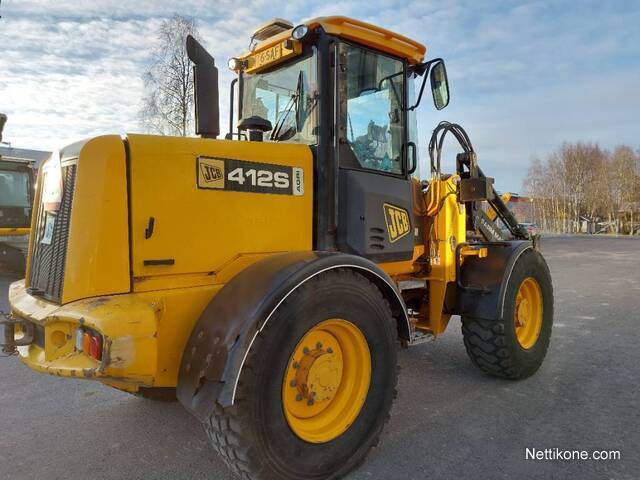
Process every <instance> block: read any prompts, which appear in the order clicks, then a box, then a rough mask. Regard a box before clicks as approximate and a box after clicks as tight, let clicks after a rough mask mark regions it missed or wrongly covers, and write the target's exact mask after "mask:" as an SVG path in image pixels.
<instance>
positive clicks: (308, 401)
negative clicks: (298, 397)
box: [307, 398, 314, 406]
mask: <svg viewBox="0 0 640 480" xmlns="http://www.w3.org/2000/svg"><path fill="white" fill-rule="evenodd" d="M313 404H314V401H313V398H310V399H309V400H307V405H309V406H311V405H313Z"/></svg>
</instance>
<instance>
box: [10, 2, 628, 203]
mask: <svg viewBox="0 0 640 480" xmlns="http://www.w3.org/2000/svg"><path fill="white" fill-rule="evenodd" d="M292 3H298V5H289V6H287V7H284V8H283V9H279V8H278V9H276V8H274V5H276V4H277V3H275V2H273V1H266V0H265V1H263V0H257V1H254V0H245V1H237V0H236V1H228V0H223V1H215V0H210V1H201V0H181V1H173V2H172V1H164V0H154V1H150V0H149V1H146V0H145V1H143V0H140V1H135V0H129V1H126V2H123V1H122V0H75V1H72V0H68V1H67V0H55V1H54V0H51V1H45V0H4V1H2V3H1V5H0V15H2V18H1V19H0V112H5V113H7V114H8V115H9V122H8V123H7V127H6V129H5V140H8V141H10V142H11V143H12V145H13V146H15V147H23V148H37V149H48V150H50V149H55V148H59V147H61V146H63V145H65V144H66V143H69V142H72V141H75V140H78V139H79V138H84V137H88V136H93V135H98V134H102V133H122V132H132V131H139V130H140V127H139V125H138V111H139V107H140V100H141V97H142V93H143V84H142V80H141V74H142V72H143V71H144V69H145V66H146V65H147V62H148V61H149V59H150V52H151V49H152V48H153V45H154V42H155V38H156V32H157V29H158V25H159V24H160V23H161V21H162V20H163V19H164V18H166V17H169V16H171V15H173V14H174V13H177V14H180V15H185V16H192V17H194V18H196V19H197V22H198V27H199V30H200V33H201V35H202V38H203V39H204V42H205V44H206V46H207V48H208V49H209V50H210V51H211V52H212V54H213V55H214V56H215V57H216V59H217V60H218V64H219V66H221V67H222V68H221V69H220V71H221V84H220V90H221V91H220V94H221V99H222V105H221V106H222V109H221V119H222V125H223V128H226V121H225V119H226V118H227V113H226V112H227V108H228V105H227V98H228V84H229V82H230V80H231V75H230V73H229V72H228V71H227V70H226V68H224V67H225V65H226V60H227V59H228V58H229V57H231V56H233V55H236V54H238V53H240V52H242V51H244V49H245V48H246V46H247V43H248V35H249V32H250V31H251V30H252V28H253V27H254V26H256V25H258V24H260V23H262V22H264V21H265V20H268V19H269V18H272V17H275V16H278V17H283V18H287V19H289V20H291V21H292V22H293V23H294V24H295V23H297V22H299V21H301V20H304V19H307V18H311V17H314V16H319V15H331V14H340V15H347V16H352V17H355V18H358V19H361V20H365V21H369V22H372V23H376V24H380V25H382V26H384V27H387V28H389V29H391V30H395V31H398V32H400V33H403V34H405V35H408V36H410V37H413V38H415V39H417V40H419V41H421V42H423V43H425V44H426V45H427V46H428V53H427V55H428V56H429V57H444V58H445V59H446V61H447V69H448V72H449V80H450V84H451V91H452V100H451V104H450V106H449V107H448V108H447V109H445V110H443V111H441V112H436V111H435V110H434V109H433V108H432V107H431V104H430V103H429V102H423V104H422V105H421V112H420V117H419V119H420V129H421V134H422V138H424V141H422V144H421V146H420V148H421V150H422V152H421V154H422V156H425V155H424V154H425V153H426V151H425V148H426V143H427V141H428V136H429V134H430V131H431V129H433V127H434V126H435V125H436V124H437V122H439V121H440V120H444V119H446V120H450V121H455V122H457V123H460V124H462V125H463V126H464V127H465V128H466V129H467V131H468V132H469V134H470V136H471V138H472V140H473V142H474V146H475V148H476V151H477V152H478V155H479V161H480V164H481V165H482V166H483V169H484V170H485V172H486V173H487V174H488V175H491V176H494V177H496V183H497V186H498V187H499V188H500V189H509V190H512V191H514V190H515V191H518V190H520V188H521V183H522V179H523V178H524V175H525V174H526V170H527V165H528V163H529V161H530V159H531V158H532V157H534V156H538V157H545V156H546V155H548V154H549V152H551V151H552V150H553V149H554V148H556V147H557V146H558V145H559V144H561V143H562V142H563V141H578V140H583V141H593V142H599V143H600V144H601V145H602V146H604V147H606V148H611V147H613V146H615V145H616V144H619V143H627V144H630V145H632V146H633V147H634V148H637V147H640V113H639V112H640V27H639V26H640V2H638V1H623V0H621V1H617V2H608V1H606V0H598V1H583V0H572V1H566V2H562V1H530V2H525V1H522V2H514V1H507V0H503V1H493V0H488V1H485V0H470V1H464V0H451V1H447V0H439V1H431V0H421V1H406V0H401V1H389V0H366V1H365V0H358V1H341V2H339V3H340V5H341V7H340V10H337V9H336V8H337V7H336V5H338V4H337V3H335V2H316V3H315V4H312V3H309V4H308V5H303V2H292ZM455 153H456V149H455V148H454V147H451V148H450V149H449V151H448V155H445V156H446V158H447V160H445V165H449V167H450V168H453V165H454V160H453V159H454V158H455ZM447 162H449V163H448V164H447ZM423 171H426V169H424V170H423Z"/></svg>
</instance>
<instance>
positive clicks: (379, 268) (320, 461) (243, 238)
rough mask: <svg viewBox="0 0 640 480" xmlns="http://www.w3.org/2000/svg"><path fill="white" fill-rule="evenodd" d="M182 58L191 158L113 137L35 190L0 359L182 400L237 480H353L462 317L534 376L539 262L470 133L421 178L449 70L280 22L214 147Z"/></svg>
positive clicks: (502, 357)
mask: <svg viewBox="0 0 640 480" xmlns="http://www.w3.org/2000/svg"><path fill="white" fill-rule="evenodd" d="M187 50H188V53H189V57H190V58H191V60H192V61H193V63H194V65H195V66H194V69H195V72H194V77H195V82H196V85H195V87H196V88H195V90H196V93H195V95H196V131H197V134H198V135H200V137H201V138H175V137H160V136H148V135H137V134H132V135H127V136H124V137H121V136H119V135H107V136H102V137H97V138H93V139H90V140H86V141H83V142H80V143H76V144H73V145H70V146H68V147H65V148H63V149H62V150H61V151H60V152H59V154H54V155H53V156H52V158H51V159H50V160H49V161H48V162H46V163H45V165H44V166H43V167H42V169H41V174H40V176H39V179H38V196H37V198H36V202H35V204H36V208H35V213H34V218H33V223H32V230H33V232H34V233H33V235H32V239H31V245H30V248H29V264H28V268H27V276H26V280H24V281H19V282H16V283H14V284H13V285H12V286H11V288H10V292H9V298H10V303H11V308H12V317H11V320H9V321H8V322H6V324H5V346H4V348H5V350H6V351H8V352H16V351H17V353H18V354H19V356H20V359H21V360H22V361H23V362H24V363H26V364H27V365H28V366H30V367H31V368H33V369H35V370H39V371H42V372H45V373H49V374H53V375H57V376H61V377H72V378H84V379H91V380H97V381H100V382H102V383H104V384H106V385H110V386H112V387H114V388H117V389H120V390H123V391H127V392H130V393H134V394H137V395H140V396H144V397H150V398H164V399H168V398H172V397H174V398H175V396H176V393H177V398H178V399H179V400H180V402H181V403H182V404H183V405H184V406H185V408H187V410H189V411H190V412H191V413H193V414H194V415H195V416H196V417H197V418H199V419H200V420H201V421H202V423H203V425H204V427H205V429H206V431H207V433H208V435H209V438H210V440H211V444H212V445H213V447H214V448H215V449H216V450H217V451H218V452H220V454H221V455H222V457H223V458H224V460H225V462H226V463H227V464H228V465H229V466H230V467H231V469H233V470H234V471H235V472H236V473H238V474H239V475H240V476H241V477H242V478H245V479H276V478H277V479H296V480H299V479H328V478H338V477H340V476H342V475H344V474H346V473H347V472H348V471H350V470H351V469H353V468H354V467H356V466H357V465H359V464H360V463H361V462H362V461H363V459H364V457H365V455H366V454H367V452H369V450H370V449H371V447H372V446H374V445H375V444H376V442H377V440H378V438H379V435H380V433H381V431H382V429H383V426H384V424H385V423H386V421H387V420H388V418H389V411H390V409H391V405H392V402H393V399H394V397H395V395H396V382H397V375H398V373H397V372H398V370H397V350H398V349H397V345H398V344H400V345H401V346H403V347H411V346H413V345H416V344H419V343H422V342H424V341H426V340H432V339H434V338H437V337H438V336H439V335H441V334H442V333H443V332H444V331H445V329H446V328H447V325H448V323H449V320H450V318H451V316H452V315H460V316H461V318H462V332H463V334H464V342H465V346H466V349H467V352H468V354H469V356H470V358H471V360H472V362H473V363H474V364H475V365H476V366H478V367H479V368H480V369H481V370H482V371H484V372H486V373H488V374H491V375H496V376H499V377H503V378H506V379H521V378H525V377H528V376H530V375H532V374H533V373H534V372H535V371H536V370H537V369H538V367H539V366H540V364H541V363H542V361H543V358H544V356H545V353H546V351H547V347H548V345H549V339H550V335H551V327H552V321H553V292H552V286H551V279H550V275H549V270H548V268H547V265H546V263H545V260H544V258H543V256H542V255H541V253H540V252H539V250H538V248H537V247H538V245H537V241H536V239H535V238H532V237H530V236H529V234H528V233H527V232H526V231H524V230H523V229H522V228H520V226H519V225H518V223H517V221H516V220H515V219H514V218H513V216H512V215H511V213H510V211H509V210H508V209H507V208H506V206H505V205H504V202H503V201H502V200H501V199H500V197H499V196H497V195H496V194H495V190H494V188H493V185H492V183H493V179H492V178H489V177H486V176H485V175H484V173H483V171H482V169H481V168H480V167H479V165H478V161H477V156H476V152H475V151H474V149H473V146H472V143H471V141H470V139H469V137H468V136H467V134H466V132H465V131H464V130H463V129H462V128H461V127H460V126H459V125H455V124H451V123H447V122H443V123H441V124H439V125H438V126H437V128H436V129H435V130H434V132H433V134H432V136H431V141H430V142H429V148H428V151H429V154H430V159H431V162H430V165H431V175H430V176H429V178H420V177H418V174H417V172H418V165H419V162H418V138H417V136H416V134H417V129H416V123H415V122H416V119H415V111H416V108H417V107H418V105H419V104H420V102H421V99H422V97H423V92H424V89H425V85H426V84H427V83H428V84H429V85H430V89H431V93H432V96H433V101H434V105H435V107H436V108H437V109H442V108H444V107H446V106H447V104H448V102H449V86H448V80H447V74H446V70H445V65H444V61H443V60H442V59H432V60H428V61H425V60H424V56H425V52H426V48H425V47H424V46H423V45H422V44H420V43H418V42H416V41H414V40H412V39H409V38H407V37H404V36H402V35H400V34H397V33H393V32H390V31H388V30H385V29H383V28H380V27H377V26H374V25H370V24H368V23H364V22H361V21H358V20H353V19H349V18H345V17H323V18H317V19H314V20H309V21H307V22H305V23H303V24H301V25H298V26H297V27H295V28H293V26H292V24H290V23H289V22H286V21H284V20H276V21H273V22H270V23H269V24H267V25H265V26H263V27H262V28H260V29H258V30H257V31H256V32H254V34H253V36H252V48H251V50H250V51H249V52H247V53H245V54H244V55H241V56H238V57H237V58H233V59H231V61H230V62H229V66H230V68H232V69H233V70H234V71H235V72H236V73H237V78H236V79H235V80H234V81H233V84H232V88H231V92H232V98H231V100H232V101H231V104H232V106H234V108H233V111H232V114H231V124H230V133H229V135H228V136H227V139H225V140H221V139H217V137H218V135H219V121H218V116H219V115H218V85H217V69H216V67H215V65H214V61H213V58H212V57H211V56H210V55H209V54H208V53H207V52H206V51H205V50H204V48H203V47H202V46H201V45H200V44H199V43H198V42H196V41H195V40H194V39H193V38H191V37H189V38H188V40H187ZM427 80H429V81H428V82H427ZM416 82H417V85H418V86H419V87H420V88H419V89H418V91H417V94H416V95H413V93H415V92H413V91H412V89H413V84H414V83H416ZM420 82H421V83H420ZM236 104H237V106H235V105H236ZM236 119H237V128H234V127H235V126H236V125H234V124H235V123H236ZM446 135H450V136H452V137H453V138H455V139H456V140H457V141H458V143H459V144H460V146H461V148H460V150H461V151H460V153H459V154H458V155H457V157H456V158H455V161H454V159H451V161H450V162H449V161H448V160H446V158H445V159H444V160H443V159H442V156H443V155H442V153H443V152H442V149H443V141H444V138H445V136H446ZM441 160H442V161H441ZM445 163H446V164H448V165H450V166H451V173H446V170H445V167H444V164H445ZM487 207H488V208H487ZM488 209H489V211H490V212H495V215H494V214H493V213H491V217H490V216H489V215H488V214H487V213H486V212H487V210H488ZM492 217H493V219H492ZM496 218H497V219H500V220H501V222H502V223H503V224H504V225H506V226H507V227H508V229H509V233H510V235H509V239H507V238H506V236H505V235H503V233H502V232H501V230H500V229H499V228H497V226H496V223H495V219H496ZM442 361H443V362H445V361H446V359H443V360H442ZM25 401H28V400H25ZM425 434H426V435H428V432H427V433H425Z"/></svg>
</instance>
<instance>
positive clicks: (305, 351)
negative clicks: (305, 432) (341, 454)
mask: <svg viewBox="0 0 640 480" xmlns="http://www.w3.org/2000/svg"><path fill="white" fill-rule="evenodd" d="M287 377H291V380H290V381H289V388H290V389H291V390H292V391H294V392H295V400H296V404H294V405H293V406H292V407H291V410H292V413H294V415H295V416H296V417H299V418H309V417H311V416H313V415H317V414H319V413H320V412H322V411H323V410H324V409H325V408H327V407H328V406H329V404H330V403H331V401H332V400H333V398H334V397H335V395H336V393H337V391H338V387H340V382H341V381H342V349H341V348H340V343H339V342H338V340H337V339H336V338H335V337H334V336H333V335H331V334H330V333H329V332H326V331H322V330H319V331H311V332H309V333H308V334H307V335H305V337H304V339H303V341H302V342H301V343H300V345H298V347H297V348H296V351H295V352H294V354H293V358H292V362H291V363H290V365H289V371H288V372H287Z"/></svg>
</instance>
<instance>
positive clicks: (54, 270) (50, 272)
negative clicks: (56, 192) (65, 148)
mask: <svg viewBox="0 0 640 480" xmlns="http://www.w3.org/2000/svg"><path fill="white" fill-rule="evenodd" d="M75 180H76V165H75V164H71V165H65V166H63V167H62V182H63V191H62V202H61V204H60V210H59V211H58V213H57V214H56V215H55V217H56V219H55V224H54V227H53V236H52V238H51V243H50V244H45V243H42V238H43V235H44V228H45V223H46V216H47V215H51V214H50V213H49V214H47V213H46V212H45V211H44V209H43V208H41V206H38V214H37V215H38V218H37V222H36V224H35V229H34V230H35V231H34V232H32V234H33V235H34V237H33V254H32V256H31V276H30V279H29V293H31V294H32V295H37V296H42V297H44V298H46V299H47V300H51V301H53V302H57V303H60V300H61V297H62V287H63V285H62V283H63V279H64V264H65V258H66V256H67V241H68V239H69V223H70V221H71V204H72V203H73V191H74V186H75Z"/></svg>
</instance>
